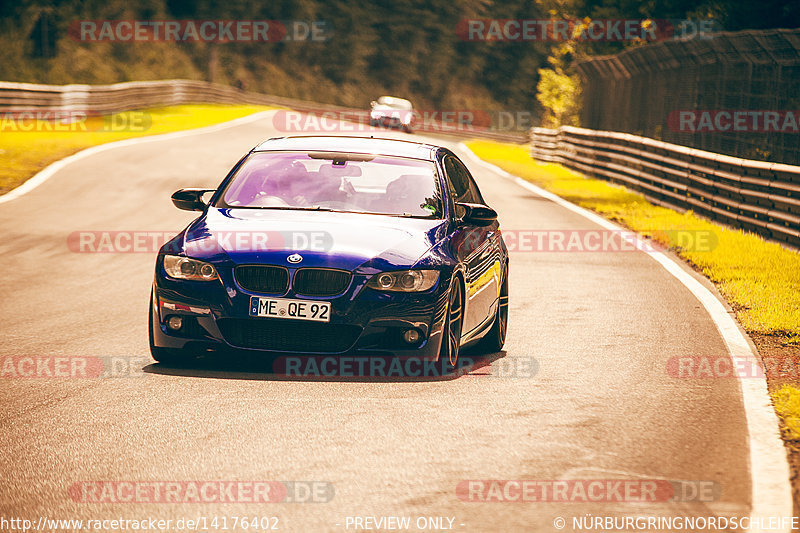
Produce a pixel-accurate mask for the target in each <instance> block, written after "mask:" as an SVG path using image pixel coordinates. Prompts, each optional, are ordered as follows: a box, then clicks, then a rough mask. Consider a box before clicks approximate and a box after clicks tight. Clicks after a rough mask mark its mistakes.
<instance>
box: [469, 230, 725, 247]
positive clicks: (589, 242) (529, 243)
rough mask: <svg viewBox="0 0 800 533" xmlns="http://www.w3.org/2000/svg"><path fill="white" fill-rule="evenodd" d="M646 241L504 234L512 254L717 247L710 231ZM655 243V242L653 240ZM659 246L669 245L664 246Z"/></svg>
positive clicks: (587, 233)
mask: <svg viewBox="0 0 800 533" xmlns="http://www.w3.org/2000/svg"><path fill="white" fill-rule="evenodd" d="M484 232H485V230H480V229H478V230H473V231H470V232H469V233H467V234H466V235H465V236H464V237H463V238H464V244H465V245H466V246H467V248H468V249H474V248H475V247H478V246H480V245H481V244H482V243H483V242H484V239H485V237H484V235H483V234H484ZM650 234H651V238H645V237H643V236H641V235H639V234H637V233H635V232H632V231H626V230H603V229H598V230H542V229H531V230H503V231H502V236H503V241H504V242H505V243H506V246H507V247H508V250H509V252H517V253H520V252H528V253H541V252H595V253H596V252H636V251H644V252H658V251H663V250H664V249H665V248H667V247H672V248H680V249H681V250H684V251H692V252H711V251H713V250H714V249H715V248H716V247H717V244H718V239H717V235H716V233H714V232H713V231H710V230H654V231H650ZM652 239H656V240H652ZM659 242H664V243H668V244H665V245H661V244H659Z"/></svg>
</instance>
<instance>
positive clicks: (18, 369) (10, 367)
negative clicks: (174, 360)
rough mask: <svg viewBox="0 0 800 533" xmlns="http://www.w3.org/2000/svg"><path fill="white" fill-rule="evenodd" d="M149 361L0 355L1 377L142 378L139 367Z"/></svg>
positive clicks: (115, 358) (114, 356)
mask: <svg viewBox="0 0 800 533" xmlns="http://www.w3.org/2000/svg"><path fill="white" fill-rule="evenodd" d="M151 362H152V361H151V360H150V358H148V357H144V356H124V355H109V356H54V355H35V356H34V355H32V356H25V355H22V356H14V355H7V356H2V357H0V379H48V378H67V379H106V378H130V377H134V378H138V377H143V376H144V373H143V372H142V368H143V367H144V366H146V365H147V364H149V363H151Z"/></svg>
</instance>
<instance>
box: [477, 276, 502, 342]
mask: <svg viewBox="0 0 800 533" xmlns="http://www.w3.org/2000/svg"><path fill="white" fill-rule="evenodd" d="M507 330H508V266H506V271H505V273H504V274H503V281H502V283H501V284H500V301H499V302H498V305H497V313H496V314H495V318H494V324H492V329H490V330H489V332H488V333H487V334H486V335H485V336H484V337H483V338H482V339H481V340H480V342H479V343H478V350H480V352H481V353H486V354H489V353H497V352H499V351H500V350H502V349H503V345H504V344H505V343H506V332H507Z"/></svg>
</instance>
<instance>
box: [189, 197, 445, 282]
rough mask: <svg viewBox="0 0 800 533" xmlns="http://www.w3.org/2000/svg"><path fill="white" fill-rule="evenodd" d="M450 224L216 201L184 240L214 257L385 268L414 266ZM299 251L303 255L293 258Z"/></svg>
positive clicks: (197, 253) (197, 252)
mask: <svg viewBox="0 0 800 533" xmlns="http://www.w3.org/2000/svg"><path fill="white" fill-rule="evenodd" d="M445 226H446V224H445V221H444V220H435V219H415V218H403V217H389V216H382V215H363V214H357V213H335V212H325V211H292V210H275V209H236V208H225V209H217V208H214V207H212V208H209V210H208V212H207V213H206V214H205V215H203V216H201V217H200V218H198V219H197V220H196V221H194V222H193V223H192V224H191V225H190V226H189V227H188V228H187V229H186V232H185V233H184V242H183V245H184V250H185V251H186V254H187V255H189V256H191V257H196V258H198V259H204V260H207V261H212V262H220V261H228V260H230V261H232V262H233V263H234V264H247V263H267V264H279V265H285V266H294V267H314V266H316V267H327V268H341V269H345V270H351V271H352V270H356V269H358V268H359V267H363V268H365V269H367V270H371V269H386V268H390V267H407V266H412V265H413V264H414V263H416V262H417V261H418V260H419V259H420V258H421V257H422V256H423V255H424V254H425V253H426V252H427V251H428V250H429V249H430V248H431V247H432V246H433V245H434V244H435V243H436V242H438V241H439V240H441V239H442V238H443V237H444V233H443V232H444V231H445ZM295 254H298V255H299V256H301V257H302V259H301V260H300V261H299V262H297V263H293V262H289V261H288V258H289V256H291V255H295ZM295 259H296V258H295Z"/></svg>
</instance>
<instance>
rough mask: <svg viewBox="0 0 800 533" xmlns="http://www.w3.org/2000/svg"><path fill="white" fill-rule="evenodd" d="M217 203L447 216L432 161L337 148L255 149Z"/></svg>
mask: <svg viewBox="0 0 800 533" xmlns="http://www.w3.org/2000/svg"><path fill="white" fill-rule="evenodd" d="M216 207H246V208H264V209H319V210H331V211H344V212H355V213H374V214H385V215H395V216H411V217H425V218H442V213H443V211H442V200H441V194H440V192H439V186H438V178H437V174H436V167H435V166H434V164H433V163H432V162H430V161H420V160H416V159H408V158H402V157H389V156H375V155H369V154H367V155H365V154H347V153H338V152H336V153H334V152H309V153H304V152H261V153H254V154H252V155H251V156H250V157H248V158H247V160H246V161H245V162H244V163H243V164H242V166H241V167H240V168H239V170H237V172H236V174H235V175H234V177H233V179H232V180H231V181H230V182H229V183H228V185H227V187H225V189H224V190H223V192H222V195H221V196H220V198H219V200H218V201H217V203H216Z"/></svg>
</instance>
